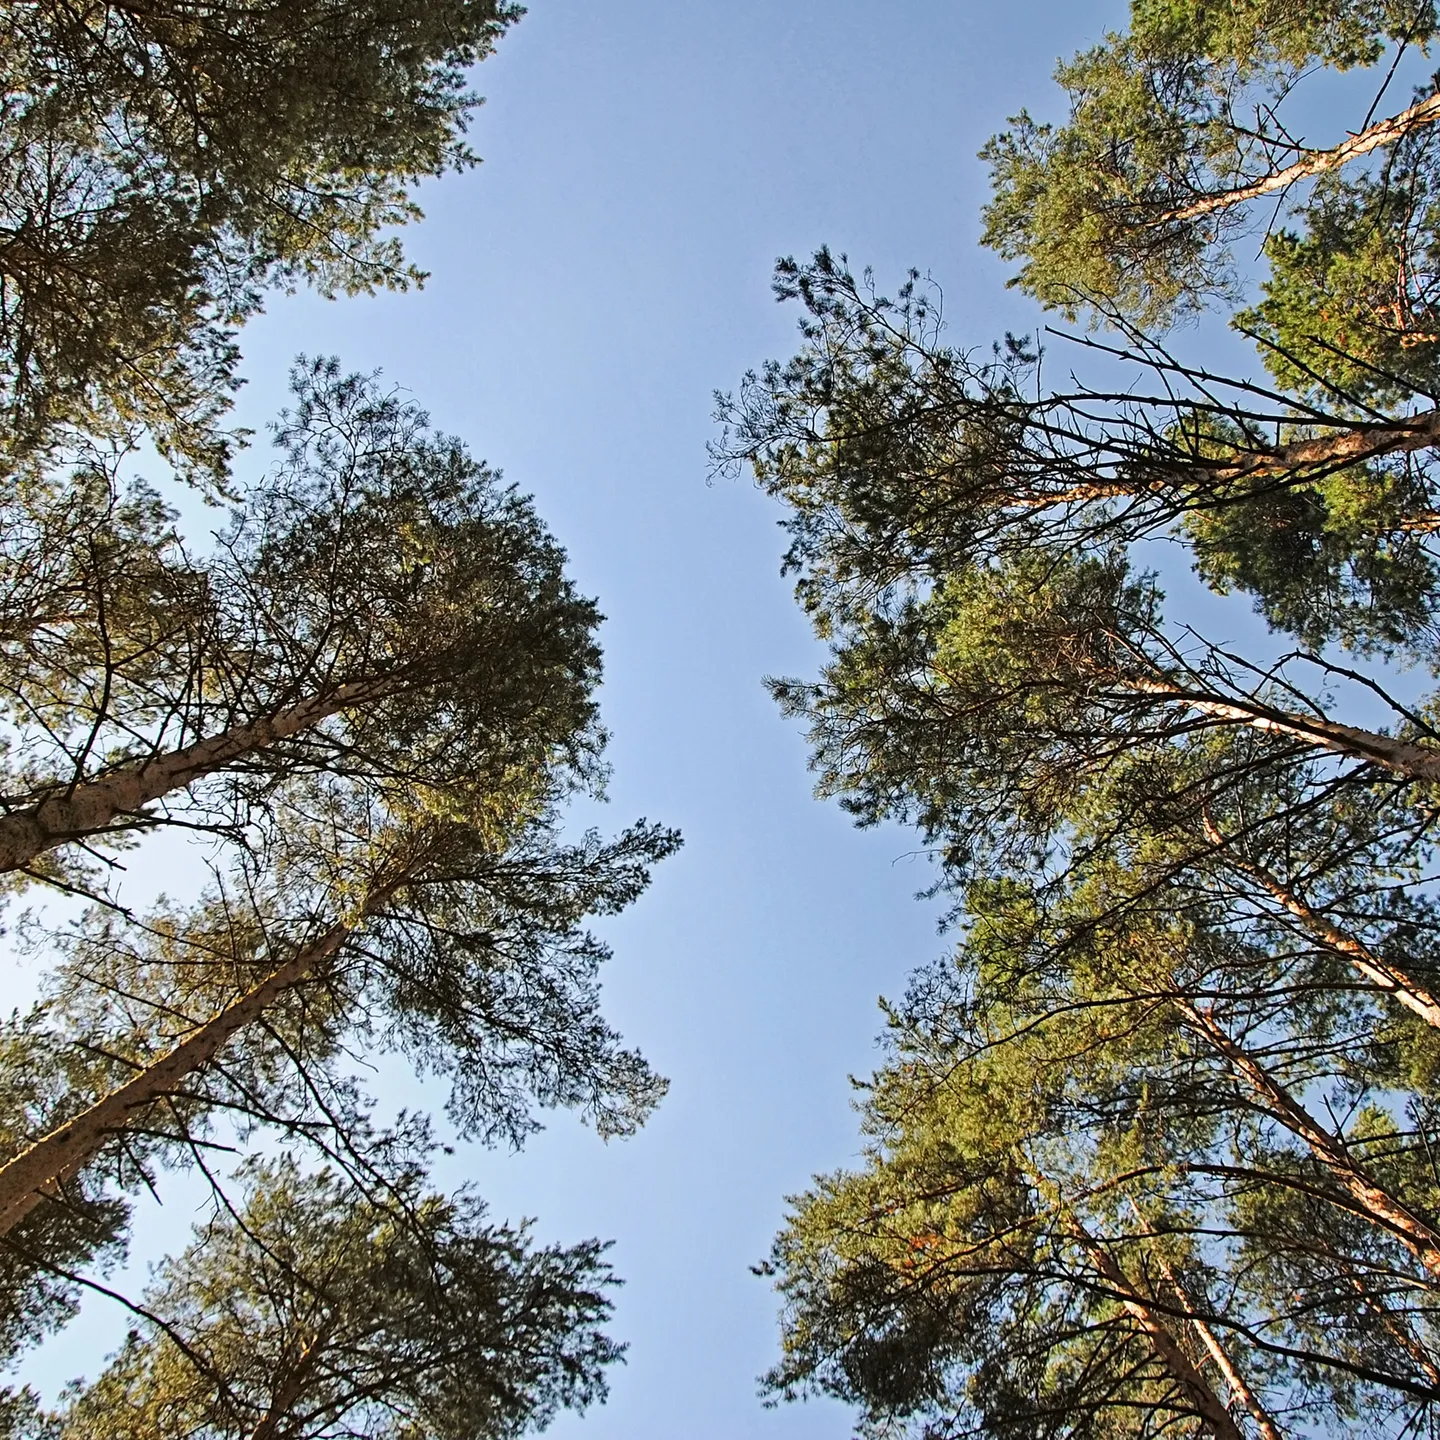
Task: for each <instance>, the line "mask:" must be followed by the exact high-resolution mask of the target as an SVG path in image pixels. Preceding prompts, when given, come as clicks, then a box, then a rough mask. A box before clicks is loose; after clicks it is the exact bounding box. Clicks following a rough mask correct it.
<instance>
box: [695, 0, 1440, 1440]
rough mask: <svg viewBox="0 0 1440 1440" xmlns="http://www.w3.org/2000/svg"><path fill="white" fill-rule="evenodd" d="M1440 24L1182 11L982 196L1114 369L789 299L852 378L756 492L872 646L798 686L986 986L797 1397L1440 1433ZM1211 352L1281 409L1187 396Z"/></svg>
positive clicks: (911, 1103)
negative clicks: (1193, 333) (1436, 253)
mask: <svg viewBox="0 0 1440 1440" xmlns="http://www.w3.org/2000/svg"><path fill="white" fill-rule="evenodd" d="M1435 26H1436V16H1435V13H1434V9H1433V7H1432V6H1429V5H1424V4H1422V5H1413V4H1408V3H1407V4H1404V5H1401V4H1394V5H1392V4H1388V3H1385V0H1377V3H1369V0H1362V3H1356V4H1339V5H1336V4H1327V5H1307V4H1303V3H1300V4H1296V3H1290V0H1284V3H1271V0H1255V3H1248V0H1246V3H1238V4H1226V5H1212V4H1209V3H1204V0H1177V3H1164V4H1157V3H1150V0H1135V3H1134V4H1133V5H1132V7H1131V17H1130V25H1129V27H1128V29H1126V30H1125V31H1124V32H1123V33H1119V34H1112V35H1108V36H1106V37H1105V38H1104V39H1103V40H1102V42H1101V43H1100V44H1098V45H1097V46H1095V47H1094V48H1092V49H1091V50H1089V51H1087V52H1085V53H1084V54H1082V55H1079V56H1077V57H1076V58H1075V59H1074V60H1072V61H1069V62H1067V63H1065V64H1062V65H1061V66H1060V68H1059V70H1058V71H1057V79H1058V81H1059V84H1060V86H1061V89H1062V91H1063V98H1064V101H1065V102H1066V103H1067V104H1068V118H1067V119H1066V120H1065V121H1064V123H1059V124H1049V123H1045V122H1042V121H1039V120H1036V119H1034V118H1033V117H1032V116H1031V115H1029V114H1022V115H1020V116H1018V117H1016V118H1014V119H1012V121H1011V122H1010V128H1009V129H1008V130H1006V131H1005V132H1004V133H1002V134H1000V135H999V136H997V137H996V138H995V139H993V140H992V141H991V142H990V143H989V145H987V147H986V149H985V150H984V151H983V152H982V155H983V158H984V159H985V160H986V161H987V162H988V164H989V166H990V169H991V176H992V182H993V188H992V198H991V202H990V204H989V206H988V208H987V210H986V212H985V216H984V222H985V235H984V240H985V243H986V244H987V245H989V246H991V247H992V248H994V249H995V250H997V251H998V252H999V253H1000V254H1001V255H1002V256H1003V257H1005V258H1006V259H1008V260H1011V261H1013V262H1016V264H1017V267H1018V268H1017V269H1016V272H1015V275H1014V282H1013V283H1014V284H1015V285H1016V286H1017V287H1018V288H1020V289H1021V290H1022V291H1023V292H1025V293H1026V294H1028V295H1029V296H1031V297H1033V298H1034V299H1035V300H1038V301H1039V302H1040V303H1041V305H1043V306H1045V307H1048V308H1049V309H1051V310H1052V311H1058V312H1059V313H1060V315H1062V316H1063V317H1065V318H1066V320H1067V321H1084V322H1087V323H1088V324H1089V326H1090V327H1091V328H1090V329H1088V330H1084V331H1080V332H1079V333H1067V332H1060V333H1058V334H1057V333H1055V332H1049V333H1047V334H1045V335H1043V336H1037V337H1034V338H1030V337H1017V336H1013V335H1007V336H1004V337H1003V338H1002V339H1001V340H1000V341H999V342H998V343H995V344H988V345H987V344H985V343H984V342H983V339H980V340H979V343H977V340H976V339H973V338H969V337H962V339H961V341H960V342H959V343H957V342H956V341H954V340H952V339H951V338H950V336H949V333H948V331H947V329H946V325H945V317H944V315H943V313H942V309H941V302H940V295H939V291H938V287H937V286H934V285H932V284H931V283H930V282H929V280H928V279H925V278H922V277H921V276H920V274H919V273H916V272H912V274H911V275H910V276H909V277H908V278H907V279H906V280H905V282H904V283H903V284H902V285H901V286H900V287H899V289H897V290H895V291H894V292H892V293H890V294H887V293H885V292H884V291H883V290H882V289H881V288H880V286H879V284H878V283H877V282H876V281H875V280H874V278H873V277H872V276H871V275H870V274H869V273H868V272H859V273H857V272H855V271H853V270H852V269H851V267H850V266H849V264H848V262H847V261H846V259H845V257H844V256H839V255H836V254H833V253H832V252H830V251H828V250H821V251H819V252H818V253H817V254H815V256H814V257H813V258H812V259H811V260H809V261H807V262H797V261H795V260H782V261H781V262H780V264H779V266H778V268H777V272H776V282H775V283H776V291H777V294H778V296H779V298H781V299H782V300H784V301H787V302H791V303H798V305H799V306H800V308H801V311H802V319H801V325H800V329H801V338H800V344H799V347H798V349H797V351H796V353H795V354H794V355H793V356H792V357H790V358H789V359H788V360H784V361H772V362H770V363H768V364H767V365H765V366H764V367H763V368H762V369H760V370H759V371H757V372H753V373H751V374H749V375H747V376H746V377H745V379H744V381H743V382H742V384H741V386H740V388H739V390H738V391H737V392H736V393H735V394H734V395H722V396H721V397H720V403H719V409H720V418H721V420H722V421H723V422H724V425H725V429H724V432H723V435H722V437H721V438H720V439H719V440H718V441H717V443H716V446H715V454H716V459H717V462H718V463H719V464H720V465H721V466H722V467H740V466H744V467H748V468H749V469H750V470H751V472H752V473H753V474H754V475H755V477H756V479H757V480H758V482H759V483H760V484H761V485H762V486H763V487H764V488H765V489H766V490H767V491H768V492H769V493H770V494H771V495H773V496H775V497H776V498H778V499H779V500H780V501H781V502H782V504H783V505H784V506H785V520H784V524H785V526H786V528H787V530H788V533H789V539H790V547H789V550H788V553H787V556H786V561H785V564H786V568H787V569H788V570H789V571H790V572H791V573H793V574H794V576H795V578H796V594H797V598H798V600H799V602H800V603H801V605H802V606H803V607H804V609H805V610H806V612H807V613H808V614H809V616H810V617H811V619H812V621H813V623H814V626H815V629H816V632H817V634H818V635H819V637H820V638H821V639H822V640H823V641H824V642H825V643H826V645H827V646H828V652H829V653H828V655H827V658H826V661H825V663H824V665H823V667H822V669H821V671H820V673H819V674H818V675H815V676H808V677H796V678H783V679H778V680H775V681H773V682H772V688H773V689H774V692H775V694H776V696H777V698H778V699H779V701H780V703H781V705H782V707H783V708H784V709H785V710H786V712H787V713H789V714H791V715H792V716H794V717H796V718H797V719H799V720H801V721H802V722H803V723H804V724H805V725H806V727H807V729H808V733H809V738H810V742H811V755H812V764H813V767H814V769H815V772H816V774H817V779H818V790H819V792H820V793H821V794H822V795H824V796H831V797H834V798H836V799H838V800H839V802H840V804H841V805H842V806H844V807H845V809H847V810H848V811H849V812H850V813H851V814H852V815H853V816H854V817H855V818H856V820H857V821H858V823H860V824H866V825H868V824H875V823H878V822H880V821H883V820H900V821H902V822H905V823H908V824H911V825H914V826H916V827H917V828H918V829H919V831H920V834H921V836H922V839H923V842H924V843H925V844H926V845H927V846H928V848H929V850H930V852H931V854H932V855H933V856H934V858H935V861H936V864H937V870H936V877H935V886H934V890H935V891H936V892H939V893H940V894H942V895H943V896H944V897H945V898H946V900H947V901H948V904H949V907H950V908H949V912H948V921H949V923H950V925H952V926H953V927H954V928H955V929H956V930H957V931H958V935H959V941H958V944H957V945H956V947H955V950H954V953H953V955H951V956H950V957H949V958H947V959H945V960H943V961H941V962H938V963H936V964H934V965H932V966H930V967H929V968H927V969H923V970H921V971H919V972H917V974H916V977H915V979H914V981H913V983H912V986H911V989H910V991H909V993H908V994H907V996H906V997H905V999H904V1000H903V1001H902V1002H899V1003H896V1004H893V1005H891V1006H888V1007H887V1020H888V1023H889V1040H888V1049H887V1056H886V1060H885V1062H884V1064H883V1065H882V1066H881V1068H880V1069H879V1071H878V1072H877V1073H876V1074H875V1075H874V1076H873V1077H871V1078H870V1079H868V1080H866V1081H863V1082H862V1083H861V1096H862V1099H861V1113H862V1117H863V1126H864V1132H865V1135H866V1141H867V1145H866V1150H865V1154H864V1157H863V1160H862V1162H861V1163H860V1164H859V1165H858V1166H856V1167H854V1168H852V1169H850V1170H847V1171H842V1172H839V1173H837V1174H834V1175H830V1176H823V1177H819V1178H818V1179H817V1180H816V1182H815V1183H814V1185H813V1187H812V1188H811V1189H810V1190H809V1191H808V1192H807V1193H805V1194H803V1195H800V1196H797V1197H794V1200H793V1203H792V1212H791V1215H790V1218H789V1220H788V1222H787V1225H786V1228H785V1229H784V1231H783V1232H782V1233H781V1235H780V1237H779V1239H778V1240H777V1241H776V1245H775V1249H774V1252H773V1254H772V1257H771V1259H770V1261H769V1263H768V1265H767V1267H766V1269H767V1270H768V1273H770V1274H771V1275H772V1276H773V1277H774V1278H775V1280H776V1283H777V1285H778V1288H779V1290H780V1293H781V1296H782V1300H783V1307H784V1308H783V1311H782V1336H783V1345H784V1353H783V1357H782V1359H781V1361H780V1362H779V1363H778V1365H777V1366H776V1367H775V1368H774V1369H773V1370H772V1371H771V1373H770V1374H769V1376H768V1377H767V1379H766V1385H767V1388H768V1390H769V1392H770V1393H771V1395H772V1396H774V1397H794V1396H797V1395H802V1394H806V1393H816V1392H819V1393H826V1394H830V1395H834V1396H837V1397H839V1398H841V1399H843V1400H846V1401H848V1402H850V1403H852V1404H853V1405H854V1406H856V1408H857V1410H858V1413H859V1415H860V1417H861V1424H862V1429H863V1430H864V1432H865V1433H867V1434H870V1433H873V1434H875V1435H876V1436H880V1435H887V1436H889V1435H895V1434H914V1435H917V1436H924V1437H935V1440H938V1437H959V1436H961V1435H966V1436H970V1435H990V1436H997V1437H999V1436H1004V1437H1014V1440H1019V1437H1021V1436H1024V1437H1036V1436H1046V1437H1056V1440H1059V1437H1097V1440H1098V1437H1101V1436H1104V1437H1107V1440H1108V1437H1120V1436H1134V1437H1137V1440H1138V1437H1142V1436H1155V1435H1160V1434H1180V1435H1206V1436H1211V1437H1216V1440H1289V1437H1299V1436H1302V1435H1304V1436H1313V1435H1329V1434H1337V1435H1338V1434H1341V1433H1356V1432H1357V1431H1363V1432H1364V1433H1366V1434H1376V1435H1394V1436H1397V1437H1398V1436H1400V1435H1413V1434H1428V1433H1431V1431H1432V1430H1433V1429H1434V1428H1435V1426H1436V1424H1437V1422H1440V1388H1437V1383H1440V1335H1437V1333H1436V1331H1435V1319H1436V1315H1437V1310H1436V1296H1437V1284H1440V1250H1437V1248H1436V1246H1437V1242H1440V1195H1437V1194H1436V1192H1435V1190H1434V1175H1433V1170H1432V1168H1431V1165H1430V1160H1429V1158H1428V1157H1429V1155H1430V1154H1431V1149H1432V1146H1433V1144H1434V1142H1435V1140H1436V1138H1437V1132H1436V1129H1435V1124H1436V1114H1435V1108H1434V1094H1435V1091H1434V1084H1435V1075H1436V1071H1435V1069H1434V1061H1433V1058H1432V1057H1434V1056H1435V1055H1436V1054H1437V1050H1436V1046H1437V1041H1440V1004H1437V999H1436V997H1437V993H1440V992H1437V983H1440V976H1437V973H1436V971H1435V968H1434V964H1433V958H1434V942H1435V936H1436V920H1437V911H1436V904H1437V899H1440V895H1437V891H1436V886H1435V879H1436V866H1437V858H1440V857H1437V847H1436V839H1437V836H1436V828H1435V827H1436V809H1435V794H1436V785H1437V782H1440V731H1437V729H1436V707H1437V702H1440V696H1437V693H1436V692H1435V691H1434V689H1433V686H1434V677H1435V675H1436V673H1437V671H1440V652H1437V649H1436V629H1435V618H1434V617H1435V615H1436V613H1437V603H1440V595H1437V590H1436V581H1437V570H1436V562H1437V558H1440V556H1437V552H1436V549H1435V544H1434V537H1435V534H1436V532H1437V530H1440V525H1437V520H1436V516H1437V513H1440V507H1437V504H1436V495H1435V488H1434V487H1435V480H1434V466H1435V457H1436V448H1437V444H1440V421H1437V418H1436V416H1437V410H1436V407H1437V403H1440V395H1437V393H1436V388H1435V384H1434V377H1433V375H1432V373H1431V371H1432V364H1433V354H1434V352H1435V345H1436V343H1437V342H1436V334H1435V333H1432V332H1435V331H1436V330H1437V327H1436V326H1435V325H1434V324H1433V323H1431V318H1430V316H1429V310H1430V308H1431V305H1432V300H1433V296H1432V295H1431V290H1432V289H1433V284H1432V281H1433V274H1432V272H1433V270H1434V266H1433V264H1432V263H1431V259H1432V257H1431V253H1430V252H1431V250H1432V249H1433V236H1434V212H1433V210H1432V208H1431V207H1432V201H1431V197H1432V193H1433V191H1434V184H1435V181H1434V176H1433V174H1432V171H1433V169H1434V165H1433V155H1434V153H1435V152H1434V145H1435V143H1436V132H1435V122H1436V120H1437V119H1440V98H1437V96H1436V94H1435V93H1434V82H1433V81H1430V82H1429V83H1428V84H1423V85H1422V86H1421V88H1420V89H1419V90H1418V91H1417V92H1416V93H1415V94H1414V95H1412V96H1411V97H1410V98H1409V99H1406V98H1405V97H1404V96H1403V95H1399V98H1393V97H1392V98H1389V99H1387V96H1390V95H1391V92H1392V90H1394V91H1396V92H1397V93H1398V92H1399V91H1400V89H1401V88H1402V87H1403V86H1405V85H1407V84H1408V83H1410V80H1411V79H1413V78H1415V74H1414V72H1416V67H1417V66H1418V64H1419V63H1420V60H1419V59H1418V58H1417V57H1423V56H1424V55H1425V54H1426V53H1427V47H1428V46H1429V45H1430V43H1431V40H1432V38H1433V35H1434V31H1435ZM1372 76H1373V80H1372V78H1371V77H1372ZM1392 82H1394V83H1393V84H1392ZM1416 83H1419V82H1418V80H1417V82H1416ZM1327 85H1328V86H1329V87H1330V88H1329V90H1325V89H1324V87H1325V86H1327ZM1317 90H1318V91H1319V92H1320V93H1322V94H1324V95H1327V96H1328V97H1329V99H1328V100H1327V101H1326V102H1325V103H1324V104H1323V105H1320V106H1318V107H1315V108H1312V109H1310V110H1306V109H1305V105H1306V103H1307V102H1306V99H1305V97H1306V96H1307V95H1313V94H1314V93H1315V92H1316V91H1317ZM1336 96H1339V97H1342V98H1348V100H1349V101H1352V102H1354V103H1355V104H1356V107H1357V110H1356V115H1355V121H1354V123H1351V124H1349V126H1348V130H1347V129H1342V130H1339V131H1337V133H1336V134H1334V135H1333V136H1331V137H1329V138H1323V139H1317V140H1315V141H1311V140H1308V139H1305V138H1302V132H1301V129H1300V125H1301V120H1302V119H1308V120H1309V122H1310V123H1312V124H1313V123H1317V122H1316V118H1315V117H1316V116H1319V117H1320V118H1321V120H1322V121H1329V120H1333V119H1334V118H1335V117H1337V116H1340V115H1343V113H1344V112H1343V110H1342V108H1341V105H1340V104H1339V103H1338V102H1337V101H1336V99H1335V97H1336ZM1367 107H1368V108H1367ZM1296 116H1299V117H1301V119H1296V118H1295V117H1296ZM1377 117H1378V118H1377ZM1254 234H1261V235H1263V236H1264V240H1263V267H1262V268H1261V269H1260V270H1259V271H1258V272H1257V271H1254V270H1251V269H1247V268H1246V267H1245V266H1244V265H1243V264H1242V263H1241V262H1240V261H1239V260H1238V259H1237V256H1238V255H1239V254H1240V251H1239V250H1238V248H1237V246H1236V241H1237V240H1238V239H1239V238H1240V237H1241V236H1245V235H1254ZM1200 313H1213V314H1218V315H1221V316H1225V317H1227V318H1229V319H1230V321H1231V323H1232V325H1233V327H1234V328H1235V329H1237V330H1238V331H1240V332H1241V333H1242V334H1243V335H1245V336H1248V337H1249V338H1250V339H1251V340H1253V341H1254V342H1255V343H1256V344H1257V345H1258V353H1259V357H1260V359H1261V360H1262V361H1263V364H1264V367H1265V368H1264V370H1260V369H1259V367H1258V366H1257V367H1255V368H1254V369H1247V368H1244V367H1243V366H1238V367H1237V366H1234V365H1231V364H1229V363H1226V364H1224V365H1221V364H1218V363H1217V362H1215V361H1214V360H1213V359H1210V358H1201V359H1192V358H1187V355H1188V353H1193V347H1191V345H1190V342H1189V340H1188V339H1186V338H1184V337H1183V336H1182V334H1181V327H1180V322H1182V321H1184V320H1186V319H1188V318H1191V317H1193V316H1195V315H1197V314H1200ZM1219 348H1220V347H1215V346H1212V347H1211V348H1210V350H1209V354H1213V353H1215V352H1216V350H1217V349H1219ZM1057 350H1059V351H1061V352H1062V363H1061V364H1060V365H1058V366H1057V365H1056V361H1055V356H1056V352H1057ZM1057 376H1059V377H1061V378H1059V379H1058V380H1057V378H1056V377H1057ZM1207 592H1208V593H1207ZM1226 605H1228V606H1229V609H1228V610H1227V609H1226V608H1225V606H1226ZM1247 607H1248V608H1249V609H1250V610H1251V611H1252V612H1253V614H1252V615H1250V616H1247V615H1245V614H1244V610H1245V609H1246V608H1247ZM1237 611H1238V612H1239V613H1237ZM1202 617H1203V618H1202Z"/></svg>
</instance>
